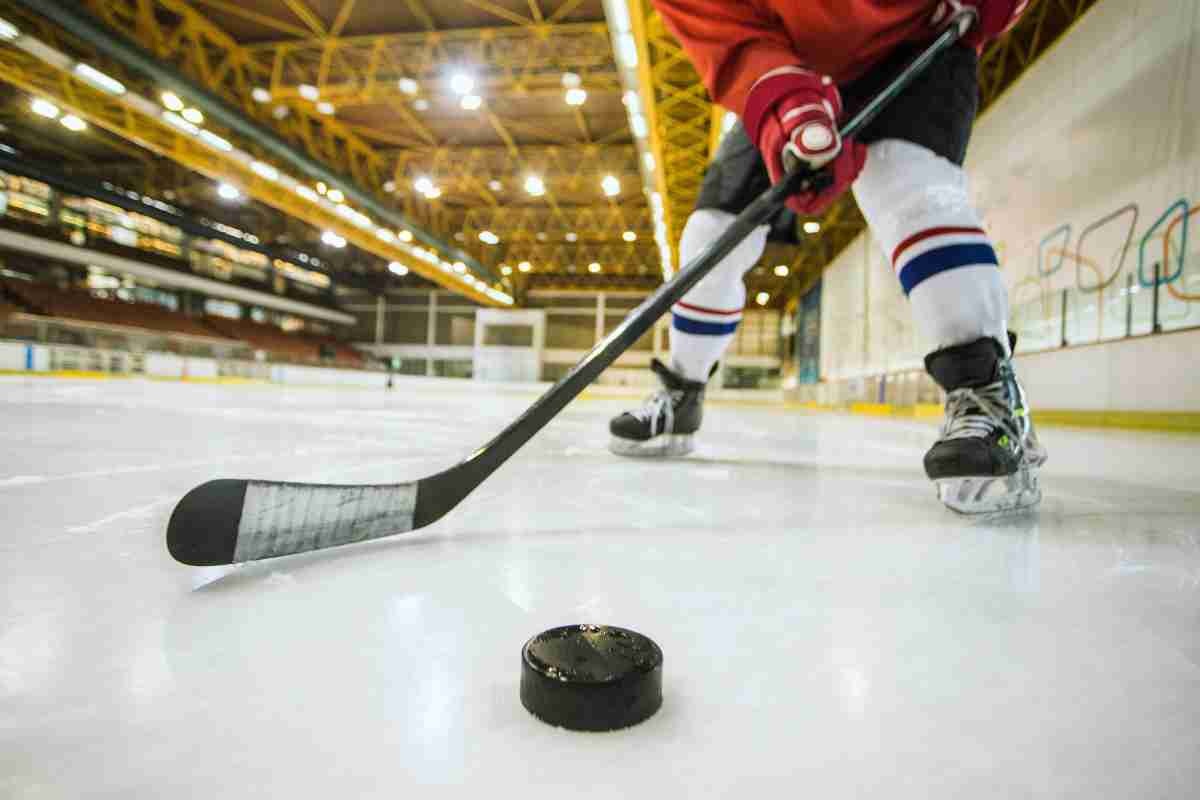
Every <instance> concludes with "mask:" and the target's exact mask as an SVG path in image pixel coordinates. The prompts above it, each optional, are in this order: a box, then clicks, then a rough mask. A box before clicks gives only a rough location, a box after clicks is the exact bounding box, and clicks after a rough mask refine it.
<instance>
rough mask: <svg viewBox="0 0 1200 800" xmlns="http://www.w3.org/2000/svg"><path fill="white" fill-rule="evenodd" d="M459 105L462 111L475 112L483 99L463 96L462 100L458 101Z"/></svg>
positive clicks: (475, 95) (474, 95) (470, 95)
mask: <svg viewBox="0 0 1200 800" xmlns="http://www.w3.org/2000/svg"><path fill="white" fill-rule="evenodd" d="M459 105H461V106H462V107H463V110H464V111H475V110H477V109H478V108H479V107H480V106H481V105H483V98H482V97H480V96H479V95H477V94H468V95H464V96H463V99H462V100H460V101H459Z"/></svg>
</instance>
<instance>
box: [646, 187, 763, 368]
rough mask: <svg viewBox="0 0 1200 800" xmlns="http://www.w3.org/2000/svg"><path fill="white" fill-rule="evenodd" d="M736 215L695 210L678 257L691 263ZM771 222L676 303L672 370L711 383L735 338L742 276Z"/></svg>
mask: <svg viewBox="0 0 1200 800" xmlns="http://www.w3.org/2000/svg"><path fill="white" fill-rule="evenodd" d="M734 219H735V216H734V215H733V214H729V213H727V212H724V211H717V210H715V209H700V210H697V211H693V212H692V215H691V216H690V217H688V221H687V225H685V226H684V228H683V236H682V237H681V238H680V240H679V259H680V261H681V262H682V263H684V264H686V263H687V262H688V261H690V260H691V259H693V258H695V257H696V255H697V254H699V253H700V251H702V250H703V249H704V248H705V247H707V246H708V244H709V243H710V242H712V241H713V240H714V239H716V238H717V237H718V236H720V235H721V234H722V233H723V232H724V231H725V229H726V228H728V227H729V225H730V224H731V223H732V222H733V220H734ZM767 231H768V228H767V226H765V225H764V226H762V227H759V228H756V229H755V230H754V231H753V232H751V234H750V235H749V236H747V237H746V238H745V239H744V240H743V241H742V242H741V244H739V245H738V246H737V247H735V248H734V250H733V252H732V253H730V254H729V255H728V256H726V257H725V259H724V260H723V261H722V262H721V263H720V264H718V265H717V266H716V268H715V269H714V270H713V271H712V272H710V273H709V274H708V275H707V276H706V277H705V278H704V280H702V281H700V283H698V284H696V285H695V286H694V287H693V288H692V289H691V291H689V292H688V293H687V294H686V295H684V296H683V299H682V300H681V301H679V302H678V303H676V304H675V305H674V306H672V307H671V365H670V366H671V370H672V371H673V372H675V373H676V374H678V375H680V376H682V377H684V378H686V379H687V380H690V381H707V380H708V373H709V372H711V371H712V368H713V365H714V364H716V363H717V361H719V360H720V358H721V356H722V355H723V354H724V353H725V349H726V348H727V347H729V344H730V343H731V342H732V341H733V336H734V334H735V333H736V332H737V326H738V323H739V322H741V320H742V309H743V308H744V307H745V305H746V286H745V284H743V283H742V276H743V275H745V274H746V272H747V271H748V270H749V269H750V268H751V267H753V266H754V264H755V263H756V262H757V261H758V259H759V256H761V255H762V252H763V248H764V247H766V244H767Z"/></svg>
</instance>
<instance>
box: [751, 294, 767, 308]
mask: <svg viewBox="0 0 1200 800" xmlns="http://www.w3.org/2000/svg"><path fill="white" fill-rule="evenodd" d="M754 302H756V303H758V304H759V305H760V306H765V305H766V304H767V303H769V302H771V295H769V294H767V293H766V292H759V293H758V294H757V295H755V296H754Z"/></svg>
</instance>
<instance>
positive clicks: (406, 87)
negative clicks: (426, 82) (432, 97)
mask: <svg viewBox="0 0 1200 800" xmlns="http://www.w3.org/2000/svg"><path fill="white" fill-rule="evenodd" d="M397 85H398V86H399V87H400V91H402V92H404V93H405V94H408V95H413V94H416V93H417V92H419V91H420V90H421V87H420V85H419V84H418V83H417V82H416V81H414V80H413V79H412V78H401V79H400V80H399V81H397Z"/></svg>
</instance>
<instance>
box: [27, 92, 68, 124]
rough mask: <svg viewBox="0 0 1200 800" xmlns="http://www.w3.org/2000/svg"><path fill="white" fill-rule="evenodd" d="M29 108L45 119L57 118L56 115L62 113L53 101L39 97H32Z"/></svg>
mask: <svg viewBox="0 0 1200 800" xmlns="http://www.w3.org/2000/svg"><path fill="white" fill-rule="evenodd" d="M29 110H30V111H32V112H33V113H35V114H37V115H38V116H39V117H45V118H46V119H58V115H59V114H61V113H62V111H60V110H59V108H58V106H56V105H54V103H51V102H50V101H49V100H43V99H42V98H40V97H35V98H33V102H32V103H30V104H29Z"/></svg>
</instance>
